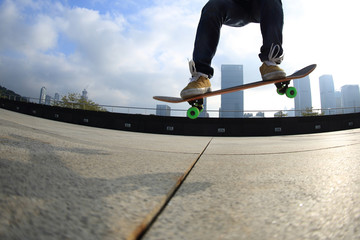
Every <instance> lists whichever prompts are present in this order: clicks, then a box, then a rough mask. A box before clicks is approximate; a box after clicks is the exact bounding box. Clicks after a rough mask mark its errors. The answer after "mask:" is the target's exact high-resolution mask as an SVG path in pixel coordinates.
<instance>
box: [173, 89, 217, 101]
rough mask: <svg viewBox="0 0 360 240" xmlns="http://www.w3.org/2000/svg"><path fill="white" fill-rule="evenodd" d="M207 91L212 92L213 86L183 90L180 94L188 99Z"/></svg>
mask: <svg viewBox="0 0 360 240" xmlns="http://www.w3.org/2000/svg"><path fill="white" fill-rule="evenodd" d="M207 92H211V88H193V89H188V90H184V91H182V92H181V94H180V96H181V98H182V99H186V98H189V97H193V96H197V95H201V94H205V93H207Z"/></svg>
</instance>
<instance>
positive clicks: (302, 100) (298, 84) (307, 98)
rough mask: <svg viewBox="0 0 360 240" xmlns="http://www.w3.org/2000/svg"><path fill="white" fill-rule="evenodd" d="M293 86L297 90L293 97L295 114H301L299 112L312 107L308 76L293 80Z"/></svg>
mask: <svg viewBox="0 0 360 240" xmlns="http://www.w3.org/2000/svg"><path fill="white" fill-rule="evenodd" d="M294 86H295V88H296V89H297V92H298V94H297V96H296V98H295V116H302V114H301V113H302V112H305V110H306V109H312V101H311V87H310V78H309V76H306V77H305V78H303V79H296V80H294Z"/></svg>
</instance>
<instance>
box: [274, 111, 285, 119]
mask: <svg viewBox="0 0 360 240" xmlns="http://www.w3.org/2000/svg"><path fill="white" fill-rule="evenodd" d="M287 116H288V115H287V113H284V112H283V111H278V112H276V113H275V114H274V117H278V118H280V117H287Z"/></svg>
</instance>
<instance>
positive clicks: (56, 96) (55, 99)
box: [54, 93, 60, 103]
mask: <svg viewBox="0 0 360 240" xmlns="http://www.w3.org/2000/svg"><path fill="white" fill-rule="evenodd" d="M59 101H60V95H59V94H58V93H55V96H54V102H55V103H57V102H59Z"/></svg>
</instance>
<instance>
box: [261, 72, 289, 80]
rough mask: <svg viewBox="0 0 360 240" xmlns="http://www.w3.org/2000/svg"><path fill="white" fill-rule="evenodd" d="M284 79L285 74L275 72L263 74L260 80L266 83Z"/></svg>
mask: <svg viewBox="0 0 360 240" xmlns="http://www.w3.org/2000/svg"><path fill="white" fill-rule="evenodd" d="M285 77H286V73H285V72H283V71H277V72H271V73H267V74H264V75H263V76H262V79H263V80H264V81H267V80H274V79H281V78H285Z"/></svg>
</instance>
